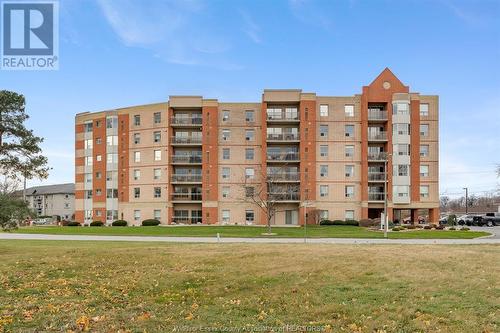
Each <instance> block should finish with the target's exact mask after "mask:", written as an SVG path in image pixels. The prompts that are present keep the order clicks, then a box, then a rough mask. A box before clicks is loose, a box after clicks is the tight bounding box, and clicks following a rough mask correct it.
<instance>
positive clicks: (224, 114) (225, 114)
mask: <svg viewBox="0 0 500 333" xmlns="http://www.w3.org/2000/svg"><path fill="white" fill-rule="evenodd" d="M228 120H229V111H227V110H225V111H222V121H228Z"/></svg>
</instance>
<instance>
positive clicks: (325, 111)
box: [319, 104, 328, 117]
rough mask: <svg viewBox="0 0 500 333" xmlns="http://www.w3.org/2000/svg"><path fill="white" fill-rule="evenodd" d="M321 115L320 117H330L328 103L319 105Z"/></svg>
mask: <svg viewBox="0 0 500 333" xmlns="http://www.w3.org/2000/svg"><path fill="white" fill-rule="evenodd" d="M319 116H320V117H328V105H326V104H321V105H320V106H319Z"/></svg>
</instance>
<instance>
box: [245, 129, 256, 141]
mask: <svg viewBox="0 0 500 333" xmlns="http://www.w3.org/2000/svg"><path fill="white" fill-rule="evenodd" d="M254 136H255V132H254V130H246V131H245V140H246V141H253V139H254Z"/></svg>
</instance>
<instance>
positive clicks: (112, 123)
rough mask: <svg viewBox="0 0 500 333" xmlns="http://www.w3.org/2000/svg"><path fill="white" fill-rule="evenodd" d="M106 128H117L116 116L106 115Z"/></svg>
mask: <svg viewBox="0 0 500 333" xmlns="http://www.w3.org/2000/svg"><path fill="white" fill-rule="evenodd" d="M98 127H99V126H98ZM106 128H118V117H116V116H114V117H106Z"/></svg>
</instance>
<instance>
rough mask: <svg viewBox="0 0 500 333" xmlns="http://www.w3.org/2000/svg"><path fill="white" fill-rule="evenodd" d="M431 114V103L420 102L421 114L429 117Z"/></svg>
mask: <svg viewBox="0 0 500 333" xmlns="http://www.w3.org/2000/svg"><path fill="white" fill-rule="evenodd" d="M428 115H429V104H427V103H420V116H421V117H427V116H428Z"/></svg>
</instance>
